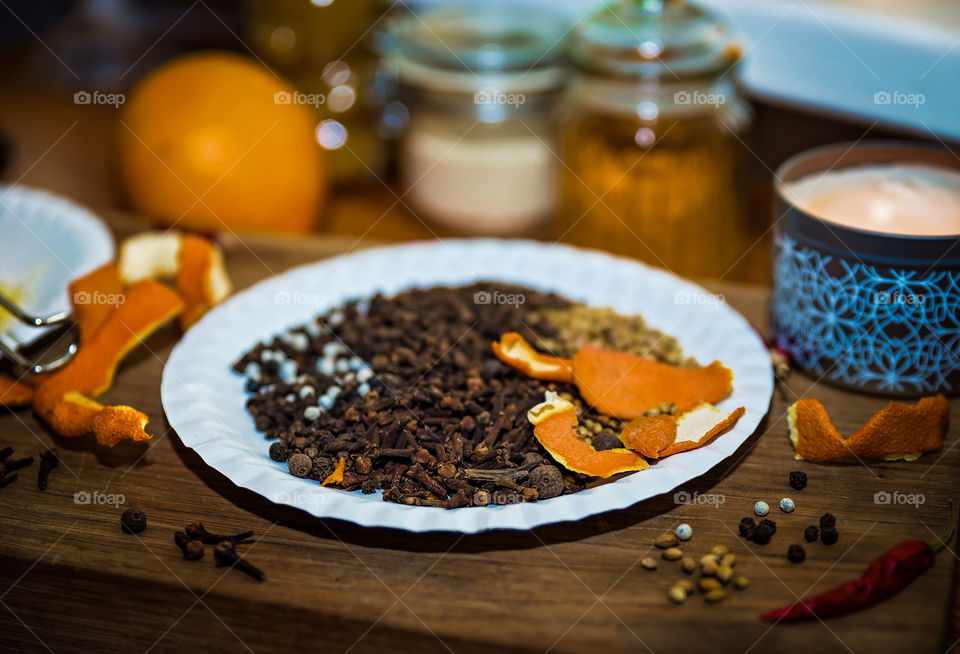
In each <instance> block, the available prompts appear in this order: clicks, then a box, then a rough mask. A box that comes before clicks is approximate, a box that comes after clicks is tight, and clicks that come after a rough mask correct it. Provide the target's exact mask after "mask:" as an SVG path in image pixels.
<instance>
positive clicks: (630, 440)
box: [620, 404, 745, 459]
mask: <svg viewBox="0 0 960 654" xmlns="http://www.w3.org/2000/svg"><path fill="white" fill-rule="evenodd" d="M744 412H745V409H744V408H743V407H740V408H738V409H736V410H734V411H732V412H731V413H729V414H727V413H725V412H723V411H721V410H720V409H718V408H716V407H715V406H713V405H712V404H701V405H699V406H697V407H696V408H694V409H693V410H691V411H688V412H686V413H684V414H682V415H680V416H672V415H670V414H666V413H662V414H659V415H654V416H641V417H639V418H636V419H634V420H631V421H630V422H629V423H628V424H627V426H626V427H624V429H623V433H622V434H621V435H620V440H622V441H623V443H624V444H625V445H626V446H627V447H628V448H630V449H631V450H634V451H636V452H639V453H640V454H642V455H644V456H645V457H648V458H652V459H657V458H660V459H662V458H664V457H667V456H670V455H672V454H678V453H680V452H688V451H690V450H694V449H696V448H698V447H702V446H704V445H706V444H707V443H709V442H710V441H711V440H713V439H714V438H716V437H717V436H718V435H720V434H722V433H723V432H725V431H727V430H728V429H730V428H731V427H733V425H735V424H736V422H737V420H739V419H740V417H741V416H742V415H743V414H744Z"/></svg>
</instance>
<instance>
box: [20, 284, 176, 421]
mask: <svg viewBox="0 0 960 654" xmlns="http://www.w3.org/2000/svg"><path fill="white" fill-rule="evenodd" d="M182 307H183V302H182V300H181V299H180V296H179V295H177V293H176V292H174V291H173V290H171V289H170V288H168V287H166V286H164V285H163V284H160V283H159V282H154V281H150V280H147V281H142V282H137V283H136V284H134V285H133V286H131V287H130V288H129V289H127V292H126V293H125V294H124V301H123V302H122V303H121V304H119V305H118V306H117V308H116V309H114V310H113V312H111V314H110V315H109V316H108V317H107V319H106V321H105V322H104V323H103V324H102V325H101V326H100V328H99V329H98V330H97V331H96V332H95V333H94V335H93V337H92V338H91V339H90V340H89V341H88V342H87V343H86V344H84V345H82V346H81V347H80V348H79V349H78V350H77V354H76V355H75V356H74V357H73V359H71V361H70V363H68V364H67V365H66V366H64V367H63V368H61V369H60V370H58V371H57V372H55V373H53V374H52V375H50V376H49V377H47V378H46V379H45V380H44V381H43V382H41V384H40V386H39V387H38V388H37V391H36V394H35V395H34V401H33V408H34V411H35V412H36V413H37V415H39V416H40V417H41V418H43V419H44V420H45V421H46V422H47V423H50V424H51V426H52V427H54V429H55V430H57V432H58V433H61V434H62V435H77V434H76V433H75V432H78V431H80V430H81V428H82V427H83V426H84V425H83V424H80V423H78V424H76V425H75V426H73V427H72V428H71V427H68V426H67V423H66V422H65V421H66V420H67V419H68V418H69V416H70V415H71V410H72V409H74V408H76V407H70V406H66V407H65V406H58V404H59V403H60V402H61V401H62V399H63V397H64V394H65V393H67V392H68V391H76V392H77V393H78V394H80V395H84V396H91V397H96V396H98V395H100V394H102V393H103V392H105V391H106V390H107V389H108V388H110V385H111V384H112V383H113V377H114V374H115V373H116V369H117V366H118V365H119V363H120V361H121V360H123V357H124V356H125V355H126V354H127V353H128V352H129V351H130V350H131V349H133V348H134V347H135V346H136V345H137V344H138V343H140V342H141V341H142V340H143V339H145V338H146V337H147V336H149V335H150V334H151V333H152V332H153V331H154V330H156V329H157V328H158V327H159V326H160V325H162V324H163V323H165V322H166V321H168V320H170V319H171V318H173V316H175V315H176V314H177V313H179V312H180V310H181V309H182ZM58 412H59V417H58V416H57V414H58ZM54 420H56V421H57V425H55V424H53V421H54ZM58 425H59V429H58ZM61 429H62V430H64V432H70V434H67V433H63V432H61V431H60V430H61ZM88 431H89V430H88ZM83 433H86V432H83Z"/></svg>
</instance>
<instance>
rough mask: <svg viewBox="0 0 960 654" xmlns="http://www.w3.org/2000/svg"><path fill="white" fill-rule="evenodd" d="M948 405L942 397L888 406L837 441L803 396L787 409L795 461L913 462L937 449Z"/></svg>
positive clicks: (815, 403)
mask: <svg viewBox="0 0 960 654" xmlns="http://www.w3.org/2000/svg"><path fill="white" fill-rule="evenodd" d="M949 418H950V404H949V403H948V402H947V398H945V397H944V396H943V395H935V396H932V397H924V398H921V399H920V401H919V402H917V403H916V404H912V405H911V404H903V403H902V402H890V403H888V404H887V405H886V406H885V407H883V408H882V409H880V410H879V411H877V412H876V413H875V414H874V415H873V416H872V417H871V418H870V419H869V420H868V421H867V422H866V423H864V425H863V426H862V427H860V429H858V430H857V431H856V432H854V434H853V435H852V436H850V437H849V438H846V439H845V438H843V436H842V435H841V434H840V432H839V431H838V430H837V428H836V427H835V426H834V424H833V421H832V420H831V419H830V416H829V415H828V414H827V410H826V408H824V406H823V404H821V403H820V401H819V400H816V399H813V398H805V399H802V400H799V401H797V402H795V403H794V404H792V405H791V406H790V408H789V409H787V423H788V425H789V427H790V440H791V442H792V443H793V447H794V450H795V456H796V458H797V459H806V460H807V461H811V462H813V463H836V462H843V461H858V460H860V461H870V460H877V459H883V460H885V461H897V460H901V459H902V460H905V461H913V460H915V459H917V458H918V457H919V456H920V455H921V454H925V453H927V452H937V451H939V450H941V449H942V448H943V438H944V435H945V434H946V432H947V423H948V422H949Z"/></svg>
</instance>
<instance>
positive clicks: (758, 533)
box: [750, 520, 777, 545]
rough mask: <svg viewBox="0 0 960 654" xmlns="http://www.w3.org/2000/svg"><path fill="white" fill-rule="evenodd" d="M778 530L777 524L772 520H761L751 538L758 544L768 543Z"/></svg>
mask: <svg viewBox="0 0 960 654" xmlns="http://www.w3.org/2000/svg"><path fill="white" fill-rule="evenodd" d="M776 531H777V525H776V524H775V523H774V522H772V521H771V520H761V521H760V524H758V525H757V527H756V529H754V530H753V536H752V537H751V538H750V540H752V541H753V542H754V543H756V544H757V545H766V544H767V543H769V542H770V539H771V538H773V534H774V533H776Z"/></svg>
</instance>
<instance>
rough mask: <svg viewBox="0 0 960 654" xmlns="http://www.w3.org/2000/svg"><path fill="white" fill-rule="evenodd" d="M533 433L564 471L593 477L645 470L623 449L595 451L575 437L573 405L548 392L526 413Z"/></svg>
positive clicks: (643, 463) (639, 459)
mask: <svg viewBox="0 0 960 654" xmlns="http://www.w3.org/2000/svg"><path fill="white" fill-rule="evenodd" d="M527 419H528V420H529V421H530V422H531V423H532V424H533V425H534V428H533V434H534V436H535V437H536V438H537V440H538V441H540V444H541V445H543V447H544V449H546V450H547V451H548V452H549V453H550V454H551V455H552V456H553V458H554V459H555V460H556V461H557V463H559V464H560V465H562V466H563V467H565V468H566V469H567V470H572V471H573V472H579V473H581V474H585V475H591V476H594V477H602V478H606V477H610V476H612V475H615V474H617V473H620V472H629V471H632V470H646V469H647V468H649V467H650V465H649V464H648V463H647V462H646V460H645V459H643V457H641V456H639V455H637V454H635V453H634V452H631V451H630V450H627V449H615V450H603V451H601V452H598V451H597V450H595V449H593V447H591V446H590V445H589V444H588V443H587V442H586V441H585V440H583V439H582V438H580V436H579V435H578V434H577V430H576V429H577V414H576V412H575V411H574V410H573V405H572V404H570V403H569V402H567V401H566V400H563V399H561V398H559V397H557V396H556V395H555V394H551V393H549V392H548V394H547V399H546V401H544V402H541V403H540V404H538V405H537V406H535V407H533V408H532V409H530V411H529V412H527Z"/></svg>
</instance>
